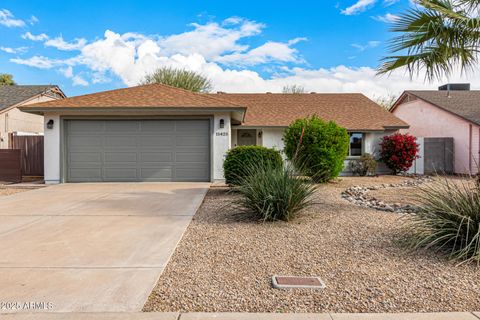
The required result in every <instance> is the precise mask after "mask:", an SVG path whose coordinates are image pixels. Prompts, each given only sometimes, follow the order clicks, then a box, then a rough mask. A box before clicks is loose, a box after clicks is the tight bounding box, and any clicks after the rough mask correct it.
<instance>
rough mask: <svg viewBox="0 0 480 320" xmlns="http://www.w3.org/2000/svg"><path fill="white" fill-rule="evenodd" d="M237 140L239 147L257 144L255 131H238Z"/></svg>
mask: <svg viewBox="0 0 480 320" xmlns="http://www.w3.org/2000/svg"><path fill="white" fill-rule="evenodd" d="M237 140H238V141H237V144H238V145H239V146H254V145H256V144H257V130H255V129H240V130H238V132H237Z"/></svg>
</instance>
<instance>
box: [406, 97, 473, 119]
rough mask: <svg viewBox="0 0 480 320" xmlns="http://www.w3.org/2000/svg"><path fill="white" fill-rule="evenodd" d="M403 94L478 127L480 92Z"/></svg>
mask: <svg viewBox="0 0 480 320" xmlns="http://www.w3.org/2000/svg"><path fill="white" fill-rule="evenodd" d="M405 92H406V93H409V94H412V95H414V96H416V97H418V98H420V99H422V100H425V101H427V102H430V103H432V104H434V105H436V106H437V107H439V108H441V109H444V110H446V111H448V112H451V113H453V114H456V115H457V116H459V117H461V118H464V119H466V120H468V121H471V122H473V123H475V124H478V125H480V90H471V91H457V90H451V91H449V92H448V91H433V90H429V91H428V90H424V91H420V90H408V91H405Z"/></svg>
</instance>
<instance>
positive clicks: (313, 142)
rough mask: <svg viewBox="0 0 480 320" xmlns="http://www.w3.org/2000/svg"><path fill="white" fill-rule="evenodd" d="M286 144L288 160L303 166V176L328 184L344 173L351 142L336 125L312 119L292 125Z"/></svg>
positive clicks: (344, 132)
mask: <svg viewBox="0 0 480 320" xmlns="http://www.w3.org/2000/svg"><path fill="white" fill-rule="evenodd" d="M283 140H284V143H285V154H286V155H287V157H288V159H289V160H293V161H294V163H300V164H302V167H303V168H304V171H303V173H304V174H305V175H307V176H309V177H311V178H312V179H313V180H314V181H315V182H326V181H328V180H331V179H333V178H335V177H337V176H338V175H339V174H340V172H341V171H342V169H343V161H344V160H345V158H346V156H347V154H348V145H349V141H350V138H349V135H348V133H347V130H346V129H345V128H342V127H340V126H338V125H337V124H336V123H335V122H332V121H330V122H325V121H323V120H321V119H320V118H318V117H316V116H313V117H311V118H306V119H298V120H295V121H294V122H293V123H291V124H290V126H289V127H288V128H287V129H286V130H285V133H284V136H283Z"/></svg>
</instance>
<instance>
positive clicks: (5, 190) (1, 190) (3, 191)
mask: <svg viewBox="0 0 480 320" xmlns="http://www.w3.org/2000/svg"><path fill="white" fill-rule="evenodd" d="M29 190H31V189H20V188H9V187H2V186H0V197H2V196H9V195H11V194H15V193H20V192H25V191H29Z"/></svg>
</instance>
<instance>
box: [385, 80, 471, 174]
mask: <svg viewBox="0 0 480 320" xmlns="http://www.w3.org/2000/svg"><path fill="white" fill-rule="evenodd" d="M391 112H392V113H393V114H394V115H395V116H397V117H398V118H400V119H402V120H403V121H405V122H407V123H408V124H409V125H410V128H409V129H408V130H405V131H406V132H409V133H410V134H412V135H414V136H416V137H424V138H440V137H453V150H451V151H450V152H452V153H453V167H454V172H455V173H457V174H475V173H477V172H478V166H480V163H479V153H480V90H470V85H469V84H447V85H444V86H441V87H439V90H427V91H417V90H407V91H405V92H403V94H402V95H401V96H400V97H399V98H398V100H397V101H396V102H395V104H394V105H393V107H392V109H391Z"/></svg>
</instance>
